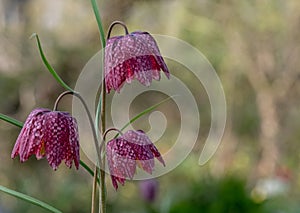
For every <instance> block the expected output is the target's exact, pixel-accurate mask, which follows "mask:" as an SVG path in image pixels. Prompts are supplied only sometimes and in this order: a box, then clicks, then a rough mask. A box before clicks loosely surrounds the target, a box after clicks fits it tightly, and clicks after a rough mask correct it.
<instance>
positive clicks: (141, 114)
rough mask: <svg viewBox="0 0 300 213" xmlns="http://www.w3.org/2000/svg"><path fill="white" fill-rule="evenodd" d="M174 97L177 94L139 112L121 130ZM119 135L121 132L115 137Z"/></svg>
mask: <svg viewBox="0 0 300 213" xmlns="http://www.w3.org/2000/svg"><path fill="white" fill-rule="evenodd" d="M173 97H175V96H170V97H168V98H166V99H164V100H162V101H161V102H159V103H157V104H155V105H153V106H151V107H149V108H147V109H145V110H144V111H142V112H140V113H139V114H137V115H136V116H134V117H133V118H132V119H130V121H129V122H128V123H126V124H125V125H124V126H123V127H122V129H121V131H123V130H124V129H125V128H126V127H128V126H129V125H130V124H132V123H133V122H134V121H136V120H137V119H139V118H140V117H142V116H143V115H145V114H147V113H149V112H151V111H152V110H154V109H155V108H157V107H158V106H160V105H162V104H163V103H165V102H166V101H168V100H170V99H171V98H173ZM118 136H119V134H117V135H116V136H115V138H116V137H118Z"/></svg>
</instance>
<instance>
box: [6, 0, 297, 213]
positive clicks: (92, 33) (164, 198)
mask: <svg viewBox="0 0 300 213" xmlns="http://www.w3.org/2000/svg"><path fill="white" fill-rule="evenodd" d="M98 3H99V7H100V11H101V15H102V19H103V24H104V28H105V29H107V28H108V26H109V24H110V23H111V22H112V21H114V20H121V21H124V22H125V23H126V24H127V25H128V28H129V30H130V31H134V30H145V31H148V32H150V33H155V34H163V35H170V36H175V37H177V38H179V39H182V40H184V41H187V42H188V43H190V44H192V45H193V46H194V47H196V48H198V49H199V50H200V51H201V52H202V53H203V54H204V55H205V56H206V57H207V59H208V60H209V61H210V62H211V64H212V65H213V67H214V68H215V70H216V71H217V73H218V75H219V77H220V79H221V81H222V84H223V87H224V91H225V94H226V100H227V124H226V129H225V133H224V137H223V140H222V143H221V145H220V147H219V149H218V151H217V153H216V154H215V155H214V156H213V158H212V159H211V160H210V161H209V162H208V163H207V164H205V165H204V166H199V165H198V158H199V154H200V152H201V150H202V148H203V145H204V141H205V138H206V137H207V134H208V131H209V127H210V106H209V102H208V98H207V95H206V93H205V90H204V89H199V88H202V86H201V85H200V84H201V83H200V82H199V81H197V80H195V78H194V76H193V75H192V74H191V73H189V72H188V71H183V70H184V68H183V67H180V66H179V65H176V64H174V63H172V62H170V61H167V63H168V65H169V68H170V70H171V72H172V74H174V75H176V76H178V77H180V78H181V79H182V80H183V81H184V82H185V83H186V84H187V85H188V87H189V88H190V90H191V91H192V93H193V94H196V95H195V97H196V100H197V103H198V105H199V111H200V115H201V130H200V133H199V137H198V141H197V143H196V145H195V147H194V150H193V152H192V153H191V154H190V155H189V156H188V158H187V159H186V160H185V161H184V162H183V163H182V164H181V165H180V166H179V167H177V168H176V169H175V170H173V171H172V172H170V173H168V174H166V175H164V176H162V177H159V178H157V179H156V180H155V181H156V182H155V184H154V186H153V185H151V184H150V185H147V187H148V188H147V187H146V191H151V190H153V187H154V188H155V190H154V194H155V197H154V198H153V199H152V200H151V201H150V200H146V199H144V198H143V196H142V194H141V187H142V186H141V185H143V184H144V183H142V182H138V181H128V182H127V183H126V185H125V187H120V189H119V190H118V192H115V191H114V190H113V188H112V185H111V183H110V179H107V184H108V185H107V190H108V212H124V213H125V212H162V213H168V212H170V213H173V212H174V213H175V212H217V213H218V212H220V213H223V212H229V213H234V212H270V213H271V212H272V213H273V212H300V205H299V204H298V203H299V195H300V193H299V189H300V170H299V162H300V154H299V152H298V150H299V148H300V143H299V140H300V133H299V132H300V131H299V128H300V110H299V105H300V84H299V78H300V72H299V67H300V60H299V58H300V45H299V44H300V31H299V28H300V13H299V11H300V1H298V0H289V1H284V0H253V1H240V0H186V1H183V0H175V1H171V0H170V1H159V0H149V1H142V0H130V1H121V0H110V1H99V2H98ZM118 30H119V31H118ZM34 32H36V33H38V34H39V36H40V39H41V42H42V45H43V48H44V51H45V53H46V55H47V58H48V59H49V61H50V62H51V64H52V65H53V67H55V69H56V71H57V72H58V73H59V74H60V75H61V77H62V78H63V79H64V80H65V81H66V82H67V83H68V84H69V85H71V86H74V85H75V83H76V79H77V77H78V75H79V74H80V71H81V69H82V68H83V66H84V65H85V64H86V62H87V61H88V60H89V59H90V58H91V57H92V56H93V55H94V54H95V53H96V52H97V51H99V50H100V48H101V45H100V41H99V33H98V31H97V25H96V21H95V18H94V15H93V12H92V9H91V6H90V2H89V1H83V0H73V1H71V0H64V1H61V0H51V1H46V0H0V97H1V98H0V112H1V113H3V114H7V115H9V116H12V117H14V118H16V119H18V120H20V121H24V120H25V119H26V117H27V115H28V114H29V112H30V111H31V110H32V109H33V108H35V107H47V108H52V107H53V103H54V101H55V99H56V97H57V96H58V95H59V93H60V92H62V91H63V88H62V87H61V86H60V85H58V83H57V82H56V81H55V80H54V79H53V78H52V77H51V76H50V74H49V73H48V72H47V70H46V68H45V67H44V65H43V63H42V61H41V59H40V56H39V53H38V50H37V47H36V43H35V41H34V40H29V37H30V35H31V34H32V33H34ZM114 33H115V34H118V33H123V31H122V29H121V28H120V29H116V30H114ZM178 54H180V51H178ZM164 98H165V97H164V96H163V95H161V94H149V96H148V98H147V99H146V101H145V99H143V98H142V97H138V98H137V99H136V100H135V101H134V104H133V106H132V115H135V114H136V113H137V112H140V111H141V110H143V109H145V108H146V107H148V106H151V105H153V104H155V103H157V102H158V101H160V100H162V99H164ZM60 108H61V109H62V110H71V99H70V98H69V99H68V98H66V99H65V100H64V101H63V102H62V104H61V106H60ZM159 110H160V111H162V112H163V113H164V112H165V113H166V116H167V118H168V123H169V124H174V123H175V124H176V123H177V122H178V121H180V117H178V109H177V108H176V106H175V105H174V103H169V105H168V104H167V105H162V106H161V107H159ZM145 118H146V119H144V120H146V121H138V122H137V123H135V124H134V126H135V127H136V128H140V127H141V126H142V127H143V128H145V129H147V128H149V123H148V122H147V117H145ZM199 122H200V121H199ZM168 128H169V129H168V134H166V135H164V138H163V139H162V141H160V142H159V144H158V147H159V148H160V149H161V150H162V152H163V151H164V150H166V149H167V148H168V147H167V146H166V145H163V141H167V142H166V144H169V145H170V144H172V140H173V138H172V137H174V135H175V136H176V131H178V126H176V125H171V127H168ZM170 128H171V129H170ZM19 131H20V129H18V128H17V127H14V126H12V125H10V124H8V123H6V122H4V121H0V184H1V185H3V186H6V187H9V188H12V189H14V190H17V191H20V192H23V193H26V194H28V195H31V196H34V197H36V198H39V199H41V200H43V201H45V202H47V203H50V204H52V205H53V206H55V207H57V208H58V209H61V210H62V211H63V212H89V211H90V204H91V201H90V200H91V199H90V198H91V186H92V185H91V183H92V177H90V176H89V174H88V173H87V172H86V171H85V170H83V169H82V168H80V169H79V170H78V171H76V170H75V169H74V168H73V169H71V170H69V169H67V168H66V167H65V166H63V165H62V166H60V168H59V169H58V171H55V172H54V171H52V169H51V168H50V166H49V165H48V164H47V161H46V160H40V161H37V160H36V159H35V158H34V157H32V158H31V159H30V160H29V161H28V162H26V163H24V164H21V163H20V162H19V161H18V159H15V160H11V158H10V152H11V150H12V147H13V145H14V142H15V140H16V138H17V135H18V133H19ZM81 156H82V159H83V160H84V161H85V162H87V163H88V164H89V165H92V164H91V163H90V162H89V160H88V159H87V158H86V156H85V155H84V153H82V154H81ZM143 189H144V190H145V187H144V186H143ZM0 212H1V213H10V212H46V211H44V210H42V209H41V208H39V207H36V206H33V205H31V204H28V203H26V202H24V201H21V200H18V199H16V198H14V197H11V196H8V195H6V194H4V193H0Z"/></svg>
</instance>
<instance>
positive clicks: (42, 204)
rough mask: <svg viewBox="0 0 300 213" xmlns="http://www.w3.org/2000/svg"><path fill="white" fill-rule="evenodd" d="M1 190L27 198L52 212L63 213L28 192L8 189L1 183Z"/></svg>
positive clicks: (26, 199)
mask: <svg viewBox="0 0 300 213" xmlns="http://www.w3.org/2000/svg"><path fill="white" fill-rule="evenodd" d="M0 191H2V192H5V193H6V194H9V195H12V196H14V197H16V198H19V199H21V200H25V201H26V202H29V203H32V204H34V205H36V206H39V207H42V208H43V209H46V210H48V211H50V212H55V213H61V212H62V211H60V210H58V209H56V208H54V207H53V206H50V205H49V204H47V203H45V202H43V201H40V200H38V199H36V198H33V197H31V196H28V195H26V194H23V193H20V192H17V191H14V190H12V189H8V188H6V187H4V186H1V185H0Z"/></svg>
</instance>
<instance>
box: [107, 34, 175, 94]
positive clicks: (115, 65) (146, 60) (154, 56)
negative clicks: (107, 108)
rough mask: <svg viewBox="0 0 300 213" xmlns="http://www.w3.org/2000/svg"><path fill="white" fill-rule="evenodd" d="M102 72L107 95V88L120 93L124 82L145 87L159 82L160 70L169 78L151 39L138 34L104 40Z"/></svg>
mask: <svg viewBox="0 0 300 213" xmlns="http://www.w3.org/2000/svg"><path fill="white" fill-rule="evenodd" d="M104 70H105V84H106V92H107V93H109V92H110V90H111V89H114V90H116V91H117V92H120V89H121V87H122V86H123V84H124V82H125V81H126V82H127V83H131V81H132V80H133V79H134V78H135V79H137V80H138V81H139V82H140V83H141V84H143V85H145V86H149V85H150V84H151V82H152V79H155V80H160V70H162V71H163V72H164V73H165V74H166V76H167V77H168V78H169V77H170V73H169V70H168V67H167V65H166V63H165V61H164V59H163V57H162V56H161V54H160V52H159V49H158V46H157V44H156V42H155V40H154V38H153V37H152V36H151V35H150V34H149V33H147V32H140V31H138V32H132V33H130V34H127V35H124V36H115V37H111V38H109V39H108V40H107V44H106V48H105V61H104Z"/></svg>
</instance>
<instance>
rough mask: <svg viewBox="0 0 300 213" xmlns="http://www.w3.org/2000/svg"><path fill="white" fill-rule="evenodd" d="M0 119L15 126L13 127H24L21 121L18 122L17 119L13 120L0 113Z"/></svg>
mask: <svg viewBox="0 0 300 213" xmlns="http://www.w3.org/2000/svg"><path fill="white" fill-rule="evenodd" d="M0 119H2V120H4V121H6V122H8V123H10V124H13V125H15V126H17V127H20V128H22V127H23V123H22V122H21V121H18V120H16V119H14V118H11V117H9V116H7V115H4V114H2V113H0Z"/></svg>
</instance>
